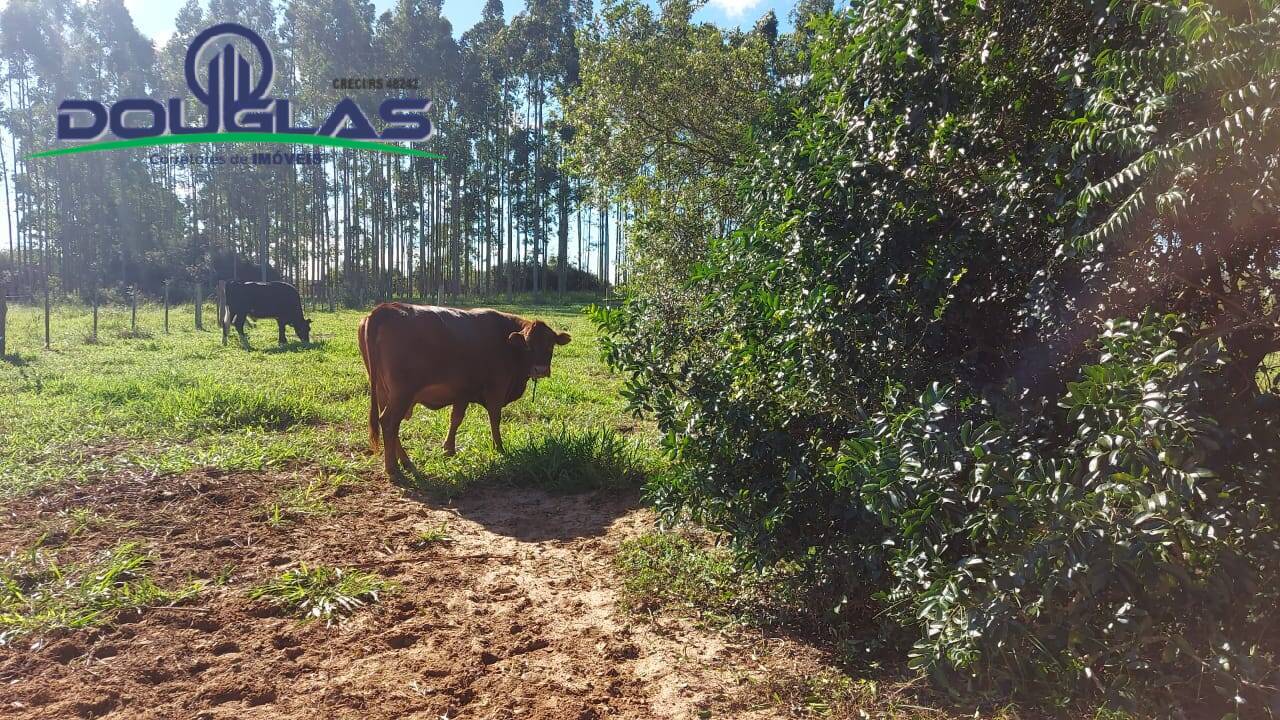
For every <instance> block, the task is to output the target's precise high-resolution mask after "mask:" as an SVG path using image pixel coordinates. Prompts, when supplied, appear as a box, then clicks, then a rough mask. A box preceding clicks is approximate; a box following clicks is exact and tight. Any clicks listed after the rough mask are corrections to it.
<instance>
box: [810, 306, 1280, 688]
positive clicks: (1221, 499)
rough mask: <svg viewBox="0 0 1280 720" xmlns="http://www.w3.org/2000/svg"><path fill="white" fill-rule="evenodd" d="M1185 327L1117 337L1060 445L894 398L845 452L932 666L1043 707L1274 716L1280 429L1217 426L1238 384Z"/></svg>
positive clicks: (1264, 417)
mask: <svg viewBox="0 0 1280 720" xmlns="http://www.w3.org/2000/svg"><path fill="white" fill-rule="evenodd" d="M1185 330H1186V329H1185V328H1182V327H1179V326H1178V325H1177V324H1176V320H1175V319H1174V318H1172V317H1168V318H1160V319H1151V320H1149V321H1148V322H1146V323H1142V324H1139V323H1133V322H1121V323H1110V324H1109V325H1108V327H1107V330H1106V332H1105V333H1104V335H1103V336H1102V338H1101V345H1102V347H1101V360H1100V361H1099V362H1098V363H1097V364H1093V365H1089V366H1087V367H1085V368H1084V369H1083V371H1082V373H1081V376H1080V378H1079V379H1078V381H1077V382H1073V383H1070V384H1069V390H1068V391H1067V392H1066V394H1065V395H1064V396H1063V397H1062V399H1061V403H1060V409H1061V410H1062V412H1063V413H1064V415H1065V417H1066V418H1067V421H1066V423H1065V424H1064V426H1063V428H1062V433H1063V435H1062V437H1061V438H1056V439H1053V440H1057V441H1052V440H1051V439H1050V438H1046V437H1044V436H1037V435H1027V434H1021V435H1020V434H1018V433H1017V430H1018V428H1016V427H1009V426H1007V425H1006V423H1005V422H1002V421H1001V419H999V418H998V417H997V416H996V414H995V413H993V412H992V411H991V409H990V408H989V407H988V406H987V405H985V404H983V403H980V402H966V401H965V400H964V398H963V397H962V396H961V395H959V394H958V393H957V392H956V390H955V389H954V388H943V387H934V388H930V389H929V390H928V391H926V392H925V393H923V394H922V395H920V396H919V397H918V398H913V399H907V398H905V397H904V396H903V395H902V394H900V393H895V394H892V396H891V397H889V398H886V401H885V403H884V405H883V408H882V409H881V410H880V411H879V412H877V413H876V414H875V415H873V416H871V417H869V418H868V420H867V423H866V425H865V427H864V430H863V432H862V433H861V434H860V435H859V436H857V437H854V438H851V439H849V440H846V441H845V442H844V443H843V444H842V446H841V450H840V452H839V454H838V456H837V458H836V460H835V462H834V463H833V464H832V482H833V485H834V486H836V487H842V488H848V489H849V490H850V491H852V492H855V493H856V494H857V497H858V502H861V503H862V504H863V505H864V507H866V508H867V509H868V510H870V511H871V512H873V513H875V514H876V516H877V517H878V519H879V521H880V523H881V524H882V526H883V527H884V539H883V540H881V541H880V543H879V544H880V545H883V546H887V547H888V550H887V552H886V556H885V560H886V565H887V567H888V569H889V572H890V574H891V579H890V581H889V584H888V586H887V587H886V589H885V591H884V599H885V600H886V602H888V604H889V606H890V607H891V608H893V610H894V612H895V614H896V615H897V616H898V617H899V618H900V619H901V620H902V622H904V623H907V624H913V625H915V626H916V627H917V628H918V629H919V633H920V640H919V641H918V642H917V643H916V646H915V649H914V651H913V652H912V663H913V664H914V665H916V666H919V667H927V668H935V669H938V670H939V672H937V673H935V676H936V677H938V678H939V679H940V680H942V681H944V682H946V683H948V684H956V683H962V685H961V686H962V687H965V688H966V689H968V690H972V689H974V688H975V686H978V687H980V686H984V685H985V686H990V685H992V684H993V683H994V684H996V685H1001V684H1003V685H1006V686H1008V687H1011V688H1017V690H1018V691H1019V692H1020V693H1025V694H1027V695H1029V696H1033V697H1036V696H1038V697H1053V696H1054V695H1057V694H1060V693H1062V692H1063V691H1064V690H1067V689H1069V688H1094V689H1097V690H1100V691H1102V692H1103V693H1105V695H1106V696H1108V697H1110V698H1112V699H1114V700H1116V701H1119V702H1123V703H1126V704H1130V705H1138V703H1139V701H1140V700H1141V699H1143V697H1144V696H1145V695H1149V694H1150V692H1151V689H1152V688H1160V689H1161V690H1162V691H1166V692H1168V693H1170V694H1171V695H1170V697H1171V698H1176V697H1178V696H1180V695H1184V696H1194V695H1195V694H1196V691H1197V689H1198V688H1200V687H1202V686H1203V687H1216V688H1218V689H1219V691H1220V692H1222V693H1223V694H1224V699H1226V700H1228V701H1229V703H1230V704H1236V703H1242V706H1241V707H1239V708H1237V711H1239V712H1243V711H1245V710H1248V709H1250V708H1252V707H1256V706H1258V705H1262V706H1265V704H1266V703H1267V702H1269V699H1268V698H1267V697H1266V695H1265V694H1264V693H1262V692H1261V688H1264V687H1266V686H1268V685H1269V684H1271V683H1274V681H1275V678H1276V677H1277V667H1278V666H1277V665H1276V660H1277V658H1276V657H1275V656H1274V651H1275V648H1274V647H1273V646H1270V645H1269V644H1268V643H1269V642H1270V641H1271V640H1274V638H1273V637H1270V636H1271V635H1272V634H1273V633H1274V631H1272V630H1269V626H1270V625H1271V624H1272V623H1273V622H1274V618H1273V617H1272V614H1273V613H1274V608H1275V607H1276V601H1277V600H1278V599H1280V594H1278V593H1277V586H1276V583H1277V581H1280V556H1277V553H1276V548H1277V547H1278V545H1277V543H1278V542H1280V523H1278V522H1277V518H1276V517H1275V515H1274V513H1273V512H1272V511H1271V510H1270V508H1271V507H1274V506H1275V501H1276V500H1278V499H1280V497H1278V495H1280V486H1278V485H1277V484H1276V483H1275V481H1274V478H1275V476H1276V472H1277V470H1280V466H1277V464H1276V459H1277V455H1276V453H1277V450H1280V443H1277V441H1276V435H1277V431H1278V430H1280V427H1278V426H1277V419H1276V418H1275V417H1274V414H1273V413H1272V412H1269V411H1268V410H1267V407H1266V406H1267V404H1266V403H1259V404H1258V405H1257V406H1256V407H1255V408H1253V409H1252V411H1251V412H1249V413H1248V415H1249V417H1248V418H1247V419H1245V420H1242V421H1241V422H1239V423H1237V424H1236V425H1235V426H1234V427H1230V428H1227V427H1223V426H1221V425H1219V424H1218V423H1217V422H1215V420H1214V419H1213V418H1212V417H1211V416H1210V415H1208V414H1207V413H1206V408H1210V407H1212V405H1213V399H1214V397H1213V396H1214V395H1216V394H1218V393H1221V392H1223V390H1224V388H1225V385H1226V380H1225V378H1224V376H1223V373H1222V372H1221V361H1220V358H1218V357H1217V352H1216V349H1215V351H1201V352H1199V353H1198V354H1195V355H1193V354H1190V353H1188V352H1180V351H1179V350H1178V348H1177V344H1176V342H1175V340H1174V338H1175V337H1177V336H1179V335H1182V336H1185ZM1138 706H1139V707H1141V705H1138Z"/></svg>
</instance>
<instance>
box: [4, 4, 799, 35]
mask: <svg viewBox="0 0 1280 720" xmlns="http://www.w3.org/2000/svg"><path fill="white" fill-rule="evenodd" d="M4 4H5V3H4V2H2V1H0V6H3V5H4ZM124 4H125V5H126V6H127V7H128V8H129V12H130V14H131V15H133V22H134V23H135V24H136V25H137V26H138V29H139V30H141V31H142V33H143V34H144V35H147V36H149V37H151V39H153V40H159V41H160V42H161V43H163V42H164V40H166V39H168V37H169V35H170V33H172V32H173V18H174V17H175V16H176V15H177V14H178V9H179V8H180V7H182V3H181V2H179V1H178V0H124ZM373 4H374V6H376V7H377V8H378V12H382V11H383V10H387V9H390V8H391V7H392V6H394V5H395V0H373ZM503 4H504V6H505V8H506V11H507V17H508V18H510V17H512V16H514V15H515V14H516V13H517V12H519V11H520V10H521V9H523V7H524V3H523V2H522V1H521V0H504V3H503ZM793 4H794V0H710V1H709V2H708V3H707V5H706V6H705V7H703V8H702V9H701V10H699V11H698V14H697V15H696V16H695V17H696V18H697V19H698V20H702V21H707V22H713V23H715V24H717V25H720V26H722V27H743V28H746V27H750V26H752V25H754V24H755V21H756V20H757V19H759V18H760V16H761V15H764V14H765V13H766V12H768V11H769V10H773V11H774V12H775V13H777V14H778V19H779V20H780V21H782V23H783V24H784V25H787V24H788V23H787V14H788V13H789V12H790V11H791V7H792V5H793ZM483 7H484V2H483V0H445V2H444V15H445V17H447V18H449V20H450V21H451V22H452V23H453V29H454V34H455V35H461V34H462V33H463V32H464V31H465V30H466V29H467V28H470V27H471V26H472V25H474V24H475V23H476V21H477V20H479V19H480V10H481V8H483Z"/></svg>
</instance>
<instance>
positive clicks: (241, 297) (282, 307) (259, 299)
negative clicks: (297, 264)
mask: <svg viewBox="0 0 1280 720" xmlns="http://www.w3.org/2000/svg"><path fill="white" fill-rule="evenodd" d="M224 302H225V303H226V309H225V310H224V311H223V316H222V318H221V320H222V344H223V345H226V344H227V334H228V333H229V332H230V331H231V326H232V325H235V326H236V332H237V333H239V334H240V344H241V345H244V346H245V347H249V339H248V338H247V337H245V334H244V321H245V318H253V319H255V320H258V319H261V318H275V319H276V324H277V325H279V327H280V344H281V345H284V344H285V338H284V326H285V325H292V326H293V330H294V332H296V333H298V339H299V340H302V342H311V321H310V320H306V319H304V318H303V317H302V298H301V297H299V296H298V289H297V288H295V287H294V286H292V285H290V284H289V283H287V282H228V283H226V289H225V291H224Z"/></svg>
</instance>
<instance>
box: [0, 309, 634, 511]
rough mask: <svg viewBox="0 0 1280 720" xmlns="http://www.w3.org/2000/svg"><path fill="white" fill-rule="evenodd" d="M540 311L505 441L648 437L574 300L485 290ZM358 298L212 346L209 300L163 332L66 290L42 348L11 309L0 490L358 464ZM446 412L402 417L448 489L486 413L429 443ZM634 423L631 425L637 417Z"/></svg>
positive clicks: (471, 469)
mask: <svg viewBox="0 0 1280 720" xmlns="http://www.w3.org/2000/svg"><path fill="white" fill-rule="evenodd" d="M499 307H500V308H501V309H504V310H512V311H515V312H519V313H522V314H525V315H527V316H537V317H541V318H544V319H545V320H547V321H548V322H549V323H550V324H551V325H552V326H553V327H555V328H557V329H560V330H567V331H568V332H570V333H572V334H573V337H574V341H573V343H571V344H570V345H568V346H565V347H563V348H559V349H557V351H556V354H555V360H554V364H553V374H552V377H551V378H549V379H547V380H545V381H542V382H540V383H539V385H538V389H537V397H536V399H535V398H534V397H533V396H532V393H526V394H525V396H524V397H523V398H522V399H521V400H520V401H518V402H516V403H514V404H512V405H510V406H508V407H507V409H506V411H505V412H504V415H503V419H504V423H503V425H504V436H505V438H506V439H507V442H508V444H509V445H510V446H511V447H513V448H519V447H521V446H522V445H526V444H528V443H529V442H531V441H533V440H534V439H536V438H539V437H542V436H543V435H545V434H546V433H548V431H551V430H558V429H560V428H562V427H563V428H568V429H570V430H586V429H599V428H608V429H612V430H614V431H617V432H618V433H620V434H622V435H624V436H629V437H632V438H635V440H636V443H635V444H636V445H637V446H640V447H650V448H651V447H652V443H649V442H648V437H649V436H648V435H647V434H646V433H645V432H643V428H642V427H641V426H640V423H639V422H638V421H636V420H634V419H633V418H631V417H629V416H627V415H626V414H625V413H624V411H623V403H622V399H621V398H620V397H619V396H618V393H617V387H618V382H617V379H616V378H614V377H613V376H612V375H610V374H609V372H608V371H607V369H606V368H605V367H604V365H603V363H602V362H601V360H600V357H599V355H600V353H599V344H598V342H597V338H596V335H595V332H594V327H593V326H592V325H591V323H590V322H588V321H587V320H586V318H585V317H584V316H583V313H582V309H583V305H581V304H578V305H569V306H539V307H529V306H519V307H509V306H499ZM363 314H364V313H363V312H358V311H354V310H340V311H338V312H336V313H328V312H314V313H311V317H312V318H313V320H314V328H313V331H312V332H313V337H312V343H311V344H309V345H304V344H302V343H300V342H297V341H296V337H295V336H293V334H292V330H290V331H289V337H290V340H291V342H290V344H288V345H286V346H284V347H279V346H277V343H276V335H275V333H276V326H275V322H274V321H270V320H267V321H263V322H260V323H258V324H257V326H256V327H255V328H252V329H250V331H249V335H250V340H251V344H252V349H251V350H248V351H246V350H244V349H242V348H241V347H240V346H239V344H238V343H237V342H236V340H235V334H234V332H233V333H232V336H231V342H230V343H229V344H228V345H227V346H226V347H224V346H223V345H222V344H221V335H220V332H218V327H217V325H216V323H215V321H214V317H215V313H214V309H213V306H212V305H208V306H206V308H205V312H204V317H205V319H206V330H205V331H204V332H198V331H196V330H195V329H194V309H193V307H192V306H190V305H188V306H180V307H175V308H171V309H170V334H165V333H164V331H163V327H164V320H163V311H162V309H161V308H159V307H155V306H144V307H141V308H140V309H139V314H138V323H137V327H138V330H137V332H136V333H134V332H133V331H132V330H131V327H130V313H129V309H128V308H119V307H113V308H104V309H103V310H102V311H101V312H100V317H99V329H98V342H97V343H93V342H91V327H92V315H91V311H90V310H88V309H87V308H84V307H81V306H78V305H59V306H57V307H55V309H54V311H53V314H52V321H51V328H52V333H51V335H52V338H51V339H52V342H51V349H49V350H45V349H43V344H44V335H43V333H44V329H43V318H42V315H41V313H40V310H39V308H34V307H16V308H13V309H11V311H10V319H9V334H8V351H9V353H10V354H9V356H8V358H7V361H4V362H0V398H3V400H0V437H4V438H5V441H6V442H5V443H4V445H3V447H0V494H12V493H15V492H22V491H26V490H30V489H32V488H35V487H39V486H43V485H47V484H49V483H55V482H64V481H84V480H86V479H89V478H92V477H95V476H102V475H106V474H110V473H114V472H120V471H122V470H133V471H139V472H144V473H150V474H176V473H182V472H186V471H189V470H191V469H194V468H203V467H217V468H220V469H222V470H224V471H228V472H231V471H255V470H264V469H272V468H282V467H290V466H294V465H301V464H305V465H309V466H313V467H315V468H317V469H321V470H325V471H329V472H353V471H355V472H361V471H372V470H374V469H375V468H376V467H378V465H377V463H376V462H375V460H374V459H373V458H371V457H370V456H369V455H368V454H367V453H366V452H365V450H366V448H367V445H368V441H367V429H366V418H367V414H368V391H367V380H366V377H365V372H364V367H363V365H362V364H361V360H360V354H359V349H358V348H357V345H356V334H355V327H356V323H357V322H358V320H359V318H360V317H361V316H362V315H363ZM447 422H448V412H447V411H439V412H430V411H425V410H424V409H421V408H420V409H419V410H418V412H416V413H415V415H414V418H413V419H412V420H411V421H409V422H408V423H406V424H405V428H404V429H403V431H402V432H403V435H404V441H405V447H406V448H407V449H408V451H409V453H410V455H411V456H412V457H413V459H414V462H415V463H416V464H417V465H418V467H419V468H421V469H422V470H423V471H424V473H426V474H427V475H428V476H430V477H431V478H432V479H433V482H434V483H436V484H438V486H439V489H442V490H449V489H458V488H460V487H462V486H464V485H465V484H466V483H467V482H468V481H470V480H472V479H474V478H476V477H478V476H480V475H482V474H484V473H485V472H486V471H487V470H490V469H492V468H491V465H492V464H493V462H494V461H495V454H494V452H493V449H492V446H491V442H490V439H489V433H488V425H487V420H486V419H485V414H484V412H483V410H482V409H481V408H478V407H476V408H472V411H471V412H470V413H469V415H468V418H467V421H466V422H465V423H464V424H463V426H462V429H461V431H460V436H459V443H458V446H459V453H458V457H457V458H454V459H446V458H445V457H444V455H443V454H442V453H441V452H440V451H439V444H440V441H441V440H442V438H443V437H444V434H445V431H446V430H447ZM637 431H639V432H637Z"/></svg>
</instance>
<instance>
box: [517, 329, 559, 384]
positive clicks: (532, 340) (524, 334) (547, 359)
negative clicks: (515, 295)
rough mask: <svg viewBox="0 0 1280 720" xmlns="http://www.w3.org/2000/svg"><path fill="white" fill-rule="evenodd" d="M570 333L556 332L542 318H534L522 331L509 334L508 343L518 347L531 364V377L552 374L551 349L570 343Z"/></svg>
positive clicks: (542, 376) (522, 355)
mask: <svg viewBox="0 0 1280 720" xmlns="http://www.w3.org/2000/svg"><path fill="white" fill-rule="evenodd" d="M571 339H572V338H570V337H569V333H561V332H556V331H555V330H552V329H551V326H550V325H547V324H546V323H544V322H542V321H541V320H534V321H533V322H531V323H529V324H528V325H526V326H525V328H524V329H523V330H521V331H520V332H513V333H511V334H510V335H508V336H507V343H509V344H510V345H511V346H512V347H514V348H516V349H517V350H518V351H519V352H520V354H521V357H522V358H523V359H524V360H525V361H527V362H528V364H529V377H531V378H544V377H550V376H551V351H552V350H555V349H556V346H557V345H568V344H569V341H570V340H571Z"/></svg>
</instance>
